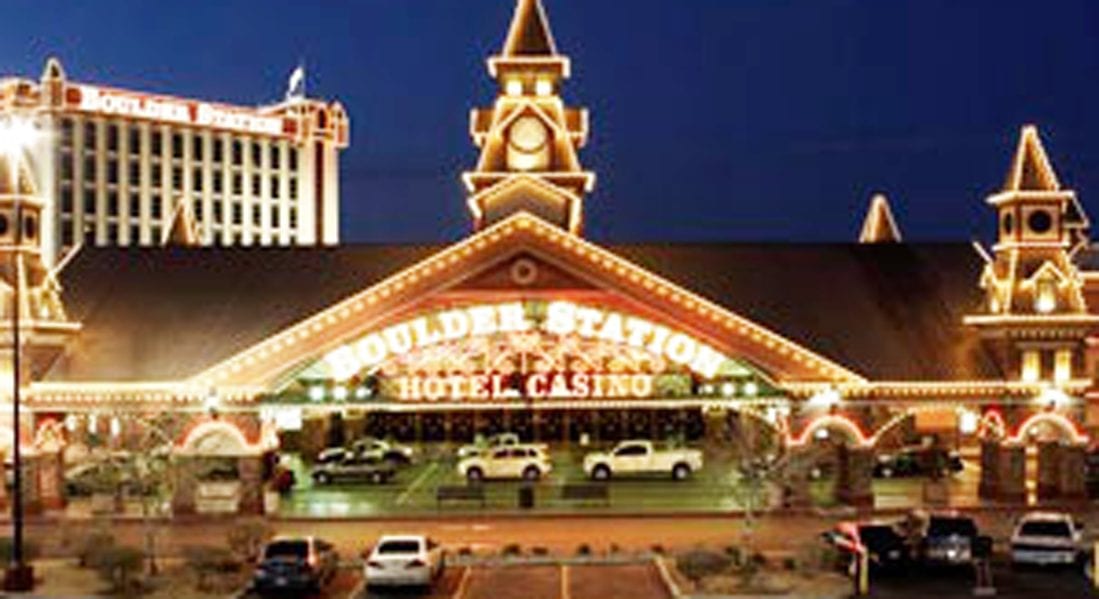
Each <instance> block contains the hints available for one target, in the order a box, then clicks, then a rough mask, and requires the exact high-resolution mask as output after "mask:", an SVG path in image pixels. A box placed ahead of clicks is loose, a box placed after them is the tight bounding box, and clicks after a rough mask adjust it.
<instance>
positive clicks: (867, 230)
mask: <svg viewBox="0 0 1099 599" xmlns="http://www.w3.org/2000/svg"><path fill="white" fill-rule="evenodd" d="M900 241H901V231H900V229H899V228H898V227H897V221H896V220H895V219H894V218H893V211H892V210H890V209H889V200H888V199H886V197H885V195H884V194H880V193H878V194H874V197H873V198H871V200H870V208H869V209H868V210H867V211H866V218H865V219H864V220H863V221H862V232H861V233H859V243H899V242H900Z"/></svg>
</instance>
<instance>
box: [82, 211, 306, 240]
mask: <svg viewBox="0 0 1099 599" xmlns="http://www.w3.org/2000/svg"><path fill="white" fill-rule="evenodd" d="M105 224H106V234H107V235H106V236H107V239H106V242H105V243H106V245H122V244H124V243H127V242H124V241H123V239H122V232H123V227H125V226H126V225H119V224H118V223H117V222H114V220H113V219H112V220H110V221H108V222H107V223H105ZM165 227H167V225H162V224H153V225H150V226H149V240H150V244H152V245H159V244H160V243H161V240H162V236H163V235H164V231H165ZM129 229H130V238H129V240H128V245H138V244H139V243H140V242H141V227H140V226H139V225H137V224H134V223H132V222H131V223H130V224H129ZM199 229H200V230H201V229H202V224H201V223H200V224H199ZM75 231H76V227H75V225H73V222H72V220H71V219H70V218H67V217H66V218H63V219H62V220H61V244H62V245H63V246H65V247H71V246H72V245H73V244H74V243H75V237H76V236H75ZM210 232H211V234H212V237H213V240H214V242H215V243H221V245H226V246H230V245H237V242H238V240H239V241H240V242H244V241H245V240H246V238H245V236H244V228H243V227H239V226H230V227H222V226H217V225H212V226H211V227H210ZM94 237H95V234H94V233H93V229H92V227H91V225H90V223H85V227H84V238H85V240H87V239H92V238H94ZM280 237H281V236H280ZM294 238H295V235H294V233H293V232H290V233H289V234H288V235H287V236H286V239H287V242H288V243H290V244H293V243H294ZM260 239H261V235H260V234H259V233H255V232H253V233H252V240H255V241H258V240H260Z"/></svg>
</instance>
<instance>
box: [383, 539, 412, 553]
mask: <svg viewBox="0 0 1099 599" xmlns="http://www.w3.org/2000/svg"><path fill="white" fill-rule="evenodd" d="M419 552H420V542H419V541H411V540H405V541H386V542H384V543H382V544H381V545H378V553H380V554H382V555H391V554H394V553H419Z"/></svg>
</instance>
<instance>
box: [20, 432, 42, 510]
mask: <svg viewBox="0 0 1099 599" xmlns="http://www.w3.org/2000/svg"><path fill="white" fill-rule="evenodd" d="M39 457H40V456H39V455H38V454H37V453H35V452H34V451H33V450H31V449H30V448H26V449H23V451H22V454H21V455H20V461H22V463H23V464H22V465H23V470H22V480H21V481H20V482H21V483H22V487H23V513H24V514H26V515H28V516H33V515H38V514H41V513H42V508H43V505H42V493H41V487H40V481H39V480H38V471H39V469H40V468H39Z"/></svg>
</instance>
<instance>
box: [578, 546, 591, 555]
mask: <svg viewBox="0 0 1099 599" xmlns="http://www.w3.org/2000/svg"><path fill="white" fill-rule="evenodd" d="M576 555H583V556H588V555H591V545H588V544H587V543H581V544H580V546H579V547H577V548H576Z"/></svg>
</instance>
